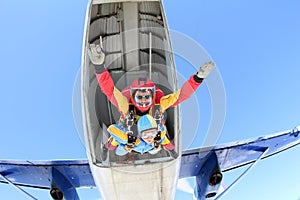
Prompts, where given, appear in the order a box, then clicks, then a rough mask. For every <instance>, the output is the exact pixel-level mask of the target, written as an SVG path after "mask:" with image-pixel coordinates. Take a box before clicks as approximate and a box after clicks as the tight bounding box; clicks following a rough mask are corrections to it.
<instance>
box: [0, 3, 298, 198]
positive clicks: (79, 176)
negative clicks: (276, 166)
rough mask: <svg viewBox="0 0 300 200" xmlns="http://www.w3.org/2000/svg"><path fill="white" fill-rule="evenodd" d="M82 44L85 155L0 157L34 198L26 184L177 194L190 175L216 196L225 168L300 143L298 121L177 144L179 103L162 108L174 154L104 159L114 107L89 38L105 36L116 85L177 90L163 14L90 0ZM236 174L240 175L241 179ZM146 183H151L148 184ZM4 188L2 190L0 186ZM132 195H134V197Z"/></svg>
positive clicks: (66, 194) (200, 191)
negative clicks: (269, 131)
mask: <svg viewBox="0 0 300 200" xmlns="http://www.w3.org/2000/svg"><path fill="white" fill-rule="evenodd" d="M84 33H85V34H84V38H83V48H82V70H81V105H82V113H81V114H82V115H81V116H80V117H79V118H81V121H82V126H83V130H84V138H85V144H86V148H87V157H88V159H87V160H72V161H70V160H65V161H64V160H57V161H55V160H54V161H10V160H0V182H2V183H8V184H10V185H12V186H13V187H15V188H16V189H17V190H20V191H22V192H23V193H24V194H25V195H27V196H29V197H30V198H32V199H35V198H34V197H33V196H32V195H31V194H29V193H27V192H26V191H25V190H24V189H23V187H20V186H24V187H33V188H39V189H46V190H49V191H50V195H51V197H52V198H53V199H79V196H78V194H77V191H76V188H80V187H97V188H99V191H100V192H101V195H102V197H103V199H122V200H127V199H151V200H152V199H164V200H167V199H174V195H175V191H176V185H177V181H178V179H182V178H187V177H195V180H196V186H195V189H194V196H195V198H196V199H199V200H203V199H218V198H220V197H221V196H222V195H223V194H225V192H226V191H228V190H229V189H230V188H231V187H232V186H234V184H235V183H236V181H235V182H234V183H233V184H232V185H231V186H229V187H228V188H227V189H226V190H225V191H223V192H219V187H220V185H221V182H222V178H223V173H225V172H227V171H229V170H232V169H235V168H238V167H241V166H245V165H248V166H249V167H248V168H247V169H246V170H245V173H243V174H242V175H241V176H240V177H239V178H238V179H240V178H241V177H242V176H244V175H245V174H246V172H247V171H248V170H249V169H251V168H252V167H253V166H254V165H255V164H256V163H258V162H259V161H260V160H262V159H264V158H267V157H269V156H272V155H274V154H276V153H279V152H281V151H284V150H286V149H289V148H291V147H293V146H295V145H298V144H299V143H300V136H299V133H300V129H299V128H294V129H291V130H287V131H284V132H280V133H277V134H273V135H269V136H264V137H259V138H255V139H250V140H245V141H239V142H234V143H230V144H224V145H215V146H210V147H203V148H196V149H190V150H186V151H181V143H182V142H181V135H184V133H182V132H181V127H180V124H181V122H180V117H179V116H180V110H179V108H178V107H174V108H172V109H169V110H168V111H167V119H166V126H167V128H168V133H169V137H170V139H171V140H172V141H173V142H174V144H175V151H176V152H177V153H178V154H179V156H178V157H177V158H173V157H171V156H170V155H169V154H168V152H167V151H165V150H162V151H160V152H159V153H158V154H156V155H151V154H147V153H146V154H143V155H141V154H134V153H132V155H130V156H129V157H128V158H127V159H124V158H122V157H120V156H117V155H116V154H115V153H114V152H112V151H111V152H109V153H108V156H107V158H105V159H103V157H102V154H103V152H102V151H103V149H102V147H103V143H104V142H105V141H106V140H107V138H108V134H107V132H106V127H107V126H108V125H110V124H113V123H115V122H116V121H117V120H118V118H119V114H118V112H117V110H116V109H115V108H114V107H113V106H112V105H111V104H110V103H109V101H108V100H107V99H106V97H105V95H104V94H103V93H102V92H101V90H100V88H99V87H98V83H97V80H96V77H95V74H94V68H93V66H92V63H91V61H90V59H89V57H88V54H87V48H88V46H89V44H96V43H99V40H100V38H102V39H103V48H104V50H105V51H106V53H107V55H106V60H105V65H106V66H107V69H108V70H109V72H110V75H111V77H112V78H113V80H114V82H115V84H116V87H117V88H119V89H120V90H121V89H123V88H124V87H126V86H127V85H129V84H130V83H131V82H132V80H134V79H135V78H136V77H138V76H140V75H148V76H149V77H150V78H151V80H153V82H154V83H155V84H156V85H157V86H158V87H159V88H161V89H162V90H163V91H164V93H166V94H167V93H171V92H174V91H176V90H177V87H178V86H177V75H176V68H175V65H174V60H173V54H172V48H171V42H170V38H169V33H168V28H167V24H166V17H165V15H164V10H163V7H162V3H161V1H160V0H134V1H131V0H128V1H126V0H123V1H120V0H92V1H90V3H89V4H88V7H87V12H86V21H85V31H84ZM238 179H237V180H238ZM149 186H151V187H149ZM0 193H1V192H0ZM133 195H134V198H133Z"/></svg>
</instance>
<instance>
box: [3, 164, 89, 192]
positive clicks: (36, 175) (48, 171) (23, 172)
mask: <svg viewBox="0 0 300 200" xmlns="http://www.w3.org/2000/svg"><path fill="white" fill-rule="evenodd" d="M53 169H56V170H57V171H58V172H60V173H61V174H62V175H63V176H64V177H65V178H66V179H67V180H68V181H69V182H70V183H71V185H72V186H73V187H76V188H77V187H95V183H94V179H93V176H92V173H91V171H90V167H89V163H88V160H56V161H13V160H0V182H1V183H9V182H11V183H12V184H13V185H17V186H27V187H33V188H40V189H50V188H51V180H52V175H53V171H54V170H53Z"/></svg>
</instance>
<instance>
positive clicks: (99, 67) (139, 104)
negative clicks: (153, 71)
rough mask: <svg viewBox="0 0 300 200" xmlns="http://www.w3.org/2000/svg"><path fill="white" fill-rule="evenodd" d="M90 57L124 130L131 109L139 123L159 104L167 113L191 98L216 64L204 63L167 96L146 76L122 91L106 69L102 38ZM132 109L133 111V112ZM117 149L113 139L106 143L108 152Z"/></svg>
mask: <svg viewBox="0 0 300 200" xmlns="http://www.w3.org/2000/svg"><path fill="white" fill-rule="evenodd" d="M88 54H89V57H90V60H91V62H92V63H93V64H94V67H95V74H96V78H97V80H98V83H99V86H100V88H101V90H102V92H103V93H104V94H105V95H106V96H107V98H108V99H109V101H110V102H111V103H112V104H113V105H114V106H115V107H116V108H117V109H118V111H119V112H120V115H121V118H120V121H119V125H120V126H121V127H126V123H127V122H125V121H126V118H127V119H128V116H131V110H133V114H134V120H135V122H136V121H137V120H138V119H139V118H140V117H141V116H144V115H145V114H150V115H152V116H154V114H155V112H154V109H152V108H153V107H154V105H155V104H157V105H158V106H159V112H160V113H164V112H165V111H166V109H168V108H170V107H173V106H176V105H178V104H179V103H181V102H183V101H184V100H186V99H188V98H189V97H190V96H191V95H192V94H193V93H194V92H195V91H196V89H197V88H198V87H199V86H200V84H201V83H202V81H203V79H205V78H206V77H207V76H208V74H209V73H210V71H211V70H212V69H213V67H214V66H215V65H214V63H213V62H207V63H204V64H203V65H202V66H201V67H200V69H199V71H198V72H197V73H196V74H194V75H192V76H191V77H190V79H189V80H188V81H186V82H185V83H184V84H183V86H182V87H181V89H179V90H177V91H176V92H175V93H173V94H168V95H165V96H164V94H163V92H162V91H161V90H159V89H158V88H157V87H156V86H155V85H154V83H153V82H152V81H151V80H150V79H149V78H146V77H139V78H137V79H135V80H134V81H133V82H132V84H131V86H130V87H127V88H125V89H124V90H123V91H122V92H121V91H119V90H118V89H117V88H116V87H115V85H114V82H113V80H112V78H111V76H110V74H109V71H108V70H107V69H106V68H105V67H104V60H105V54H104V52H103V50H102V43H101V39H100V45H95V44H91V45H90V47H89V49H88ZM131 105H132V106H131ZM132 107H133V109H130V108H132ZM126 128H127V127H126ZM114 148H116V146H115V145H114V144H113V138H110V139H109V140H108V142H107V143H106V144H105V151H106V150H107V149H109V150H112V149H114ZM169 150H172V149H169Z"/></svg>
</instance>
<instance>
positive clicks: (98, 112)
mask: <svg viewBox="0 0 300 200" xmlns="http://www.w3.org/2000/svg"><path fill="white" fill-rule="evenodd" d="M100 37H101V38H102V41H103V43H102V44H103V49H104V52H105V55H106V57H105V67H106V68H107V70H108V71H109V73H110V76H111V77H112V79H113V81H114V84H115V87H116V88H117V89H118V90H120V91H122V90H123V89H124V88H125V87H127V86H129V85H131V83H132V81H133V80H134V79H136V78H138V77H148V78H150V79H151V80H152V81H153V82H154V84H155V85H156V87H158V88H160V89H161V90H162V91H163V92H164V94H165V95H166V94H170V93H173V92H175V91H176V90H177V77H176V70H175V66H174V61H173V55H172V49H171V43H170V38H169V32H168V28H167V24H166V20H165V15H164V11H163V7H162V3H161V1H158V0H154V1H141V0H136V1H108V0H107V1H104V0H103V1H101V0H97V1H96V0H94V1H91V2H90V4H89V6H88V9H87V14H86V22H85V34H84V39H83V55H82V74H81V89H82V92H81V94H82V105H83V109H82V111H83V121H84V132H85V142H86V147H87V150H88V157H89V160H90V167H91V171H92V173H93V174H94V177H96V178H95V183H96V185H97V186H98V187H99V188H100V191H101V193H102V196H105V197H106V198H108V197H109V198H110V199H131V198H132V194H133V193H134V195H135V198H139V197H140V198H147V199H169V198H172V196H174V195H175V190H176V181H177V178H178V177H177V175H178V174H179V163H180V159H174V158H173V157H172V156H171V155H170V154H169V153H168V152H167V151H166V150H164V149H162V150H161V151H160V152H158V153H157V154H154V155H151V154H149V153H144V154H139V153H135V152H132V153H129V154H128V155H125V156H118V155H116V154H115V152H114V151H109V152H108V155H107V156H103V145H104V143H105V142H106V141H107V138H108V137H109V135H108V133H107V131H106V127H108V126H109V125H111V124H114V123H116V122H117V121H118V120H119V117H120V114H119V112H118V111H117V109H116V108H115V107H114V106H113V105H112V104H111V103H110V102H109V101H108V99H107V97H106V96H105V95H104V94H103V93H102V91H101V89H100V87H99V86H98V82H97V79H96V75H95V73H94V65H93V64H92V63H91V61H90V59H89V56H88V53H87V48H88V47H89V45H90V44H99V42H100ZM165 119H166V123H165V125H166V126H167V130H168V136H169V139H170V140H171V141H172V142H173V144H174V145H175V151H176V153H177V154H180V152H181V145H180V135H179V134H180V133H179V130H180V127H179V124H180V123H179V109H178V107H174V108H170V109H168V111H167V112H166V117H165ZM122 180H126V181H125V182H123V181H122ZM136 180H139V184H137V183H136ZM149 185H151V186H153V187H149ZM139 187H140V188H141V189H140V190H139V189H138V188H139ZM145 188H148V190H149V191H146V190H145ZM161 188H164V189H163V190H164V191H163V192H162V189H161ZM131 189H132V191H131ZM130 191H131V192H130ZM112 194H113V195H112ZM145 195H146V196H145Z"/></svg>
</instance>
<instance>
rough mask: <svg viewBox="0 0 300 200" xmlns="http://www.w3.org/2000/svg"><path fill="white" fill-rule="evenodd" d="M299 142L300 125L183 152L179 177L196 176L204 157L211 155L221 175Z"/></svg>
mask: <svg viewBox="0 0 300 200" xmlns="http://www.w3.org/2000/svg"><path fill="white" fill-rule="evenodd" d="M299 143H300V126H298V127H296V128H295V129H293V130H288V131H284V132H280V133H277V134H273V135H268V136H264V137H258V138H254V139H249V140H243V141H239V142H234V143H229V144H223V145H217V146H214V147H206V148H197V149H191V150H186V151H184V152H182V158H181V169H180V175H179V178H186V177H191V176H197V174H198V172H199V170H198V169H199V168H200V167H201V165H202V163H204V162H205V160H204V159H205V158H206V155H207V154H208V153H209V152H214V153H215V154H216V156H217V160H218V164H219V167H220V170H221V171H222V172H226V171H229V170H231V169H235V168H238V167H241V166H244V165H247V164H250V163H253V162H255V161H257V160H258V159H264V158H267V157H269V156H272V155H274V154H277V153H279V152H281V151H284V150H286V149H289V148H291V147H293V146H295V145H298V144H299Z"/></svg>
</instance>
